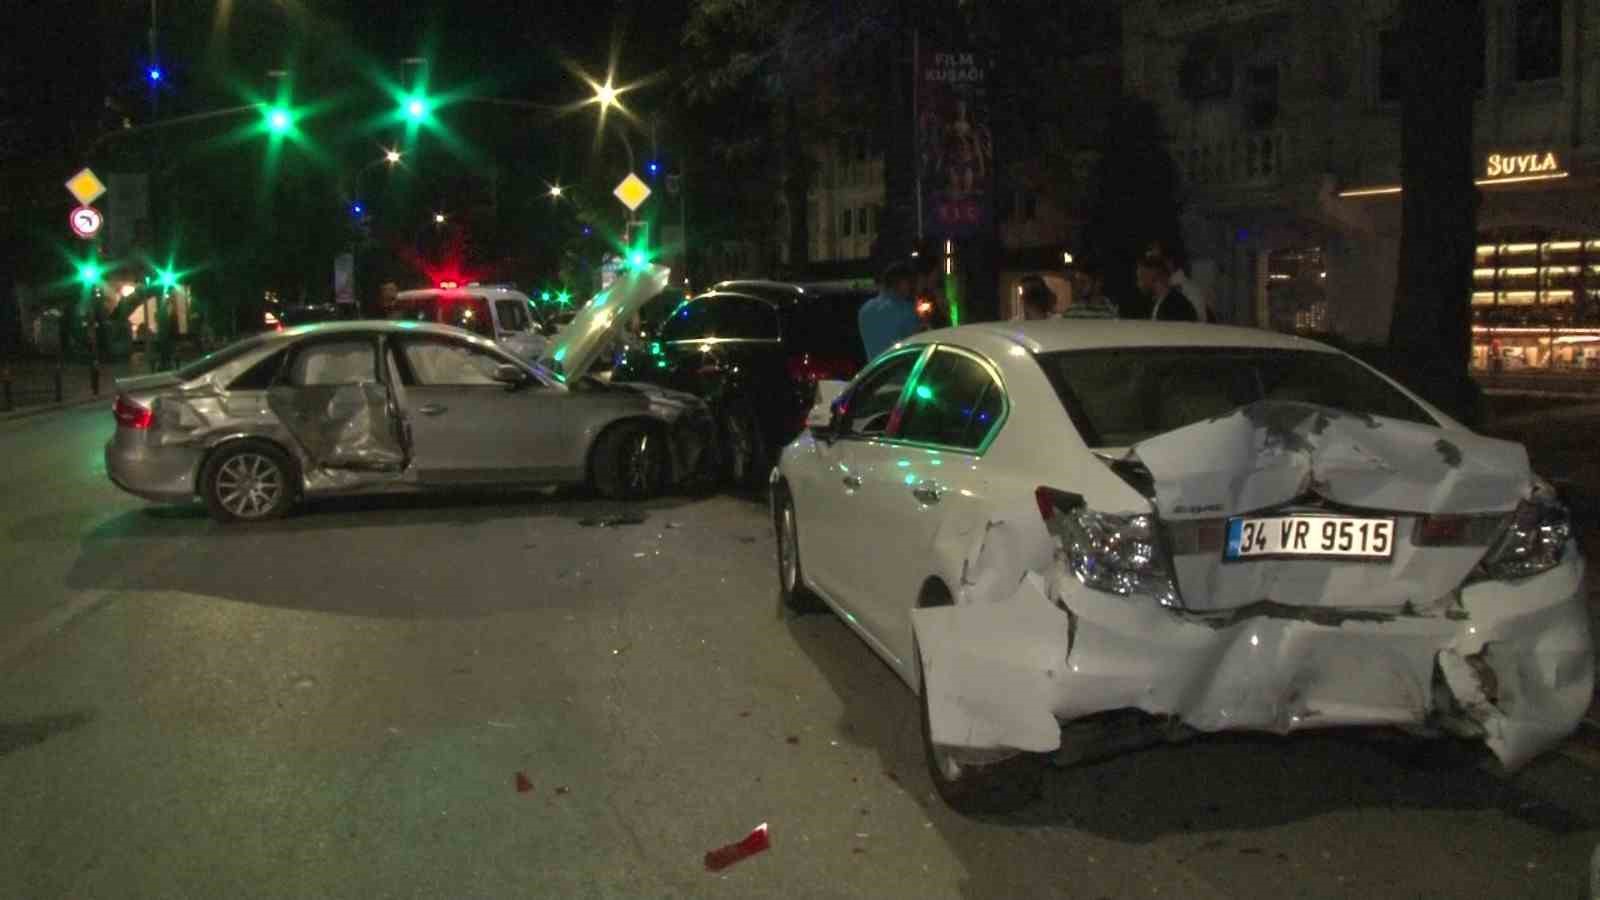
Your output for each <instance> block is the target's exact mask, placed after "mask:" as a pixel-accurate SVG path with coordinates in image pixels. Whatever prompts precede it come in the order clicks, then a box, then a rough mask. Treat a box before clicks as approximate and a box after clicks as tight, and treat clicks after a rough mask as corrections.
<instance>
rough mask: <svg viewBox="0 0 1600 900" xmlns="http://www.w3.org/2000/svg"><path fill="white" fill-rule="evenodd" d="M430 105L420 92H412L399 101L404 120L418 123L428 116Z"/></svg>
mask: <svg viewBox="0 0 1600 900" xmlns="http://www.w3.org/2000/svg"><path fill="white" fill-rule="evenodd" d="M430 106H431V104H429V102H428V98H426V97H424V96H422V95H421V94H412V95H411V96H409V97H406V98H405V99H404V100H403V101H402V102H401V110H402V112H403V113H404V114H405V117H406V120H407V121H409V122H412V123H415V124H419V125H420V124H421V123H422V122H423V121H424V120H426V119H427V118H428V110H429V108H430Z"/></svg>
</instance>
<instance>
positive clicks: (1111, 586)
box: [1035, 487, 1180, 607]
mask: <svg viewBox="0 0 1600 900" xmlns="http://www.w3.org/2000/svg"><path fill="white" fill-rule="evenodd" d="M1035 497H1036V499H1037V500H1038V503H1039V513H1040V515H1042V516H1044V520H1045V526H1046V527H1047V528H1048V529H1049V530H1050V533H1051V534H1052V535H1054V536H1055V538H1056V544H1057V546H1058V547H1059V548H1060V549H1061V551H1062V553H1063V554H1064V555H1065V558H1066V562H1067V566H1068V568H1070V569H1071V570H1072V574H1073V575H1074V576H1076V577H1077V579H1078V581H1080V582H1082V583H1083V585H1084V586H1085V587H1089V588H1092V589H1094V590H1097V591H1105V592H1106V593H1108V594H1116V595H1118V596H1120V597H1132V596H1140V597H1151V598H1154V599H1155V600H1156V602H1158V603H1160V604H1161V605H1162V606H1173V607H1176V606H1179V605H1180V603H1179V601H1178V586H1177V583H1176V581H1174V579H1173V577H1172V567H1171V566H1170V565H1169V564H1168V562H1167V553H1166V549H1165V548H1164V547H1163V546H1162V542H1161V530H1160V525H1159V523H1158V522H1157V520H1156V517H1155V516H1153V515H1144V514H1134V515H1113V514H1111V513H1103V512H1097V511H1095V510H1092V509H1089V508H1088V507H1087V506H1086V505H1085V504H1084V502H1083V498H1082V497H1080V496H1078V495H1077V494H1070V493H1067V492H1065V491H1058V490H1055V489H1053V488H1047V487H1041V488H1039V489H1038V490H1037V491H1036V492H1035Z"/></svg>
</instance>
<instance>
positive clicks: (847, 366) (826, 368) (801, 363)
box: [787, 353, 861, 383]
mask: <svg viewBox="0 0 1600 900" xmlns="http://www.w3.org/2000/svg"><path fill="white" fill-rule="evenodd" d="M787 368H788V371H789V377H790V378H792V379H794V380H795V381H798V382H801V383H805V382H808V381H810V382H817V381H849V380H850V379H851V378H854V377H855V374H856V370H857V369H859V368H861V366H860V365H858V364H857V363H856V361H855V360H853V359H847V358H845V357H839V356H817V355H815V354H811V353H800V354H797V355H795V356H791V357H789V361H788V363H787Z"/></svg>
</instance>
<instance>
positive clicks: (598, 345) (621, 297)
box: [539, 265, 672, 381]
mask: <svg viewBox="0 0 1600 900" xmlns="http://www.w3.org/2000/svg"><path fill="white" fill-rule="evenodd" d="M671 272H672V270H671V269H668V268H666V267H665V266H656V265H651V266H646V267H645V268H643V269H640V270H638V271H631V270H630V271H624V272H622V273H620V274H618V275H617V280H616V281H615V282H614V283H613V284H612V285H611V287H610V288H608V289H606V290H603V291H601V292H600V293H598V294H595V295H594V297H593V298H591V299H590V300H589V302H588V303H587V304H585V305H584V307H583V309H581V310H579V311H578V315H577V317H576V318H574V319H573V320H572V322H571V324H569V325H567V327H565V328H563V329H561V333H560V334H559V335H557V336H556V339H555V341H554V342H552V343H551V344H550V345H549V346H548V347H546V348H545V351H544V354H543V355H542V356H540V357H539V364H540V365H542V366H544V367H545V368H547V369H549V370H550V371H551V372H553V373H555V376H556V377H557V378H559V379H561V380H562V381H576V380H578V379H579V378H582V377H583V376H584V375H587V374H588V373H589V369H590V368H591V367H592V366H593V365H594V361H595V360H596V359H598V358H599V357H600V354H601V353H603V352H604V351H605V349H606V347H607V346H608V345H610V343H611V340H612V338H614V337H616V333H617V328H618V327H620V326H621V325H622V324H623V323H625V322H627V321H628V319H629V318H630V317H631V316H633V314H634V313H636V312H638V311H639V309H640V307H642V306H644V305H645V304H646V303H647V302H649V300H650V298H651V297H654V296H655V295H657V294H659V293H661V291H662V290H664V289H665V288H666V286H667V278H668V276H669V275H671Z"/></svg>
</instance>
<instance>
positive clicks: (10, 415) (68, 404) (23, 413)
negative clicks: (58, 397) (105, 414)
mask: <svg viewBox="0 0 1600 900" xmlns="http://www.w3.org/2000/svg"><path fill="white" fill-rule="evenodd" d="M114 399H115V398H114V397H113V396H111V395H109V394H101V395H100V396H98V397H80V398H78V399H77V400H63V401H61V402H60V403H40V404H36V405H34V406H24V407H23V408H21V409H13V410H12V411H10V412H3V413H0V422H12V421H15V420H17V419H27V418H32V417H33V416H42V415H44V414H45V413H52V412H61V411H63V410H68V409H72V408H74V407H78V406H88V405H89V404H91V403H101V402H105V403H110V402H111V401H112V400H114Z"/></svg>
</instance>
